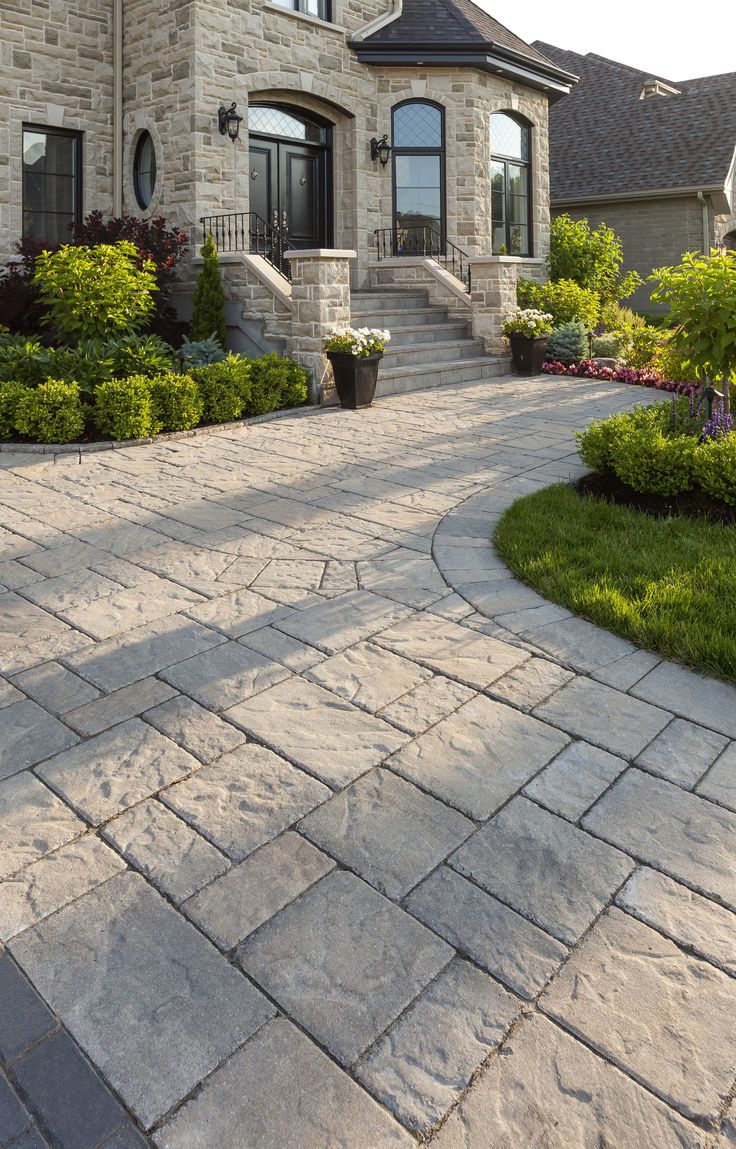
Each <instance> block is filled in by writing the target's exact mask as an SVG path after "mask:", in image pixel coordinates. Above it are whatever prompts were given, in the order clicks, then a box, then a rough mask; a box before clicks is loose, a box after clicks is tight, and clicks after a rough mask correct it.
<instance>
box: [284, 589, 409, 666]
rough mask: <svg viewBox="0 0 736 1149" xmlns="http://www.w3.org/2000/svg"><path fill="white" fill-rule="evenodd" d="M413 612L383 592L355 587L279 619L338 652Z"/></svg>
mask: <svg viewBox="0 0 736 1149" xmlns="http://www.w3.org/2000/svg"><path fill="white" fill-rule="evenodd" d="M410 613H411V611H410V610H409V609H408V607H404V606H401V605H400V604H398V603H395V602H392V601H391V600H390V599H387V598H383V597H382V596H381V595H377V594H372V593H371V591H367V590H353V591H348V592H347V594H341V595H338V596H337V597H335V598H331V599H328V600H327V601H326V602H325V603H321V604H320V605H318V606H311V607H309V608H308V609H307V610H303V611H299V612H297V613H296V614H292V615H290V617H289V618H287V619H285V620H283V621H281V622H279V623H278V629H279V630H283V631H285V633H286V634H290V635H291V636H292V638H298V639H301V641H302V642H307V643H309V644H310V645H311V646H316V647H317V648H318V649H319V650H324V651H325V652H326V653H327V654H337V653H338V652H339V651H341V650H344V649H345V648H346V647H348V646H354V645H355V644H356V643H358V642H360V641H361V640H363V639H366V638H370V636H371V635H373V634H375V633H376V632H377V631H379V630H383V629H385V627H387V626H391V624H392V623H394V622H396V621H397V620H398V619H401V618H406V616H407V615H409V614H410Z"/></svg>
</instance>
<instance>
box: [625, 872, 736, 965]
mask: <svg viewBox="0 0 736 1149" xmlns="http://www.w3.org/2000/svg"><path fill="white" fill-rule="evenodd" d="M616 902H617V904H618V905H619V906H621V907H622V908H623V909H625V910H626V911H627V912H628V913H630V914H633V915H634V916H635V917H637V918H639V919H640V920H641V921H643V922H645V923H646V924H647V925H648V926H653V927H654V929H656V930H659V931H660V933H663V934H666V935H667V937H668V938H672V940H673V941H675V942H677V944H678V945H680V946H683V947H684V948H685V949H688V950H691V951H692V952H693V953H696V954H698V955H699V956H700V957H703V958H706V959H707V960H708V961H711V962H713V963H714V965H717V966H720V967H721V969H724V970H725V971H726V973H730V974H734V975H736V917H735V916H734V915H733V914H732V913H731V912H730V910H724V908H723V906H719V905H717V904H716V903H715V902H711V901H709V900H708V898H704V897H702V896H701V895H700V894H694V893H693V891H692V890H688V889H687V887H686V886H682V885H680V883H679V882H674V881H673V880H672V878H668V877H667V876H666V875H665V874H659V873H657V871H656V870H650V869H647V868H646V867H643V868H642V869H639V870H637V871H636V873H634V874H632V875H631V877H630V878H629V880H628V882H627V883H626V885H625V886H624V888H623V890H621V892H620V893H619V895H618V897H617V898H616Z"/></svg>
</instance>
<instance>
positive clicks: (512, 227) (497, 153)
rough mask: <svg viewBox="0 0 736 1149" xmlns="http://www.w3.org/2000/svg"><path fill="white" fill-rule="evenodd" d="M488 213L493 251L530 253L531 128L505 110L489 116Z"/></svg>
mask: <svg viewBox="0 0 736 1149" xmlns="http://www.w3.org/2000/svg"><path fill="white" fill-rule="evenodd" d="M491 155H492V162H491V216H492V228H493V251H494V253H495V254H496V255H499V254H506V255H531V226H530V219H531V214H530V202H531V195H530V189H531V162H530V161H531V128H530V127H529V125H528V124H527V123H525V122H524V120H521V119H517V117H516V116H510V115H508V114H507V113H505V112H497V113H496V114H495V115H493V116H491Z"/></svg>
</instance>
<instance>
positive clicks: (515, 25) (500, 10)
mask: <svg viewBox="0 0 736 1149" xmlns="http://www.w3.org/2000/svg"><path fill="white" fill-rule="evenodd" d="M476 3H478V4H479V5H480V7H482V8H485V9H486V11H488V12H490V13H491V15H493V16H495V17H496V19H498V20H501V22H502V23H504V24H506V25H507V26H508V27H509V28H511V29H512V31H514V32H516V34H517V35H518V36H521V38H522V39H523V40H526V41H527V42H529V41H532V40H544V41H545V42H546V43H548V44H556V45H557V46H558V47H559V48H567V49H569V50H571V51H573V52H581V53H583V54H585V53H586V52H596V53H597V54H598V55H599V56H608V57H609V59H612V60H619V61H620V62H621V63H622V64H629V65H631V67H633V68H641V70H642V71H644V72H651V73H652V74H655V75H658V76H662V77H664V78H665V79H669V80H689V79H695V78H696V77H698V76H715V75H717V74H718V73H719V72H736V5H734V3H733V0H711V2H709V3H707V4H704V3H700V4H698V3H693V2H692V0H690V3H684V0H668V2H667V0H607V2H605V3H601V2H600V0H589V2H588V3H581V2H580V0H557V3H550V0H523V3H522V4H519V5H518V6H516V5H510V4H508V3H502V2H501V0H476ZM699 12H700V14H701V16H702V19H701V20H700V21H699V20H698V13H699Z"/></svg>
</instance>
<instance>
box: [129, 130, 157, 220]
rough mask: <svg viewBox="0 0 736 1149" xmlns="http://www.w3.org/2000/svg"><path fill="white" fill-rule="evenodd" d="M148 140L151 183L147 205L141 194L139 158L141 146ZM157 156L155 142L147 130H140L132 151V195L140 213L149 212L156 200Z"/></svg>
mask: <svg viewBox="0 0 736 1149" xmlns="http://www.w3.org/2000/svg"><path fill="white" fill-rule="evenodd" d="M146 140H148V141H149V142H150V145H151V154H152V156H153V172H154V177H153V183H152V184H151V195H150V198H149V200H148V203H144V202H143V198H144V197H143V195H142V194H141V173H140V158H141V152H142V150H143V144H144V143H145V141H146ZM158 178H159V171H158V156H157V155H156V141H155V140H154V138H153V135H152V134H151V132H150V131H149V130H148V128H142V129H141V131H140V133H139V134H138V139H137V140H136V141H135V148H134V149H133V194H134V196H135V202H136V204H137V205H138V207H139V208H140V210H141V211H143V212H146V211H150V209H151V205H152V204H153V202H154V200H155V198H156V191H157V188H158Z"/></svg>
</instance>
